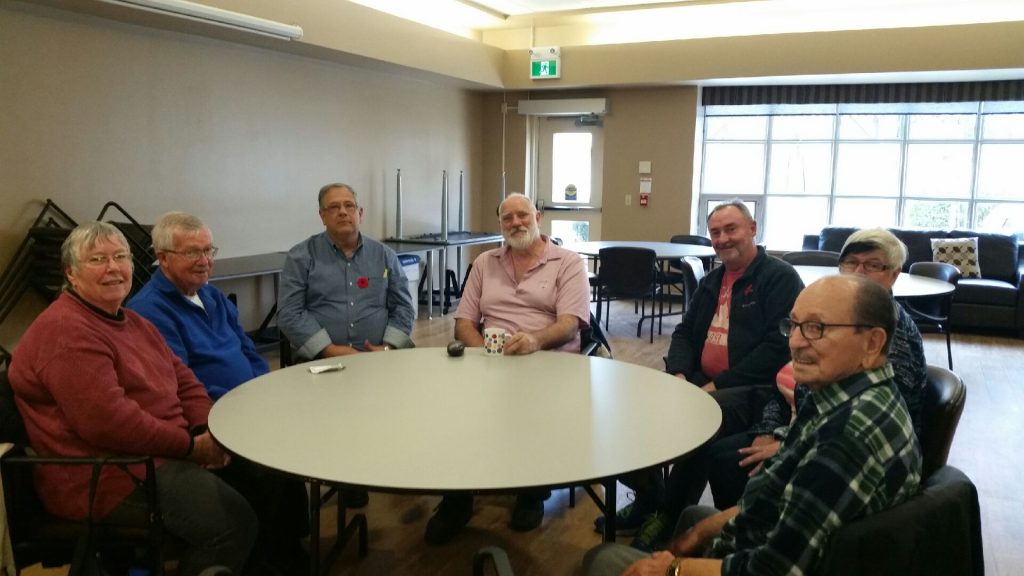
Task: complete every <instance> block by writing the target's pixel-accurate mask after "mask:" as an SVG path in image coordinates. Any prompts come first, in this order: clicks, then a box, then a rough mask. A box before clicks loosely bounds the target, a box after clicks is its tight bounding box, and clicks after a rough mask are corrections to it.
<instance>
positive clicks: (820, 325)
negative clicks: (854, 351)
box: [779, 318, 875, 340]
mask: <svg viewBox="0 0 1024 576" xmlns="http://www.w3.org/2000/svg"><path fill="white" fill-rule="evenodd" d="M794 327H796V328H799V329H800V334H802V335H803V337H804V339H805V340H821V338H822V337H823V336H824V335H825V328H875V326H871V325H870V324H825V323H824V322H813V321H810V320H808V321H807V322H795V321H793V320H790V319H789V318H783V319H782V320H779V332H780V333H781V334H782V335H783V336H785V337H786V338H789V335H790V334H792V333H793V328H794Z"/></svg>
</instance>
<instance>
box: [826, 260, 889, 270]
mask: <svg viewBox="0 0 1024 576" xmlns="http://www.w3.org/2000/svg"><path fill="white" fill-rule="evenodd" d="M860 267H863V268H864V271H865V272H885V271H886V270H892V269H893V268H894V266H891V265H889V264H883V263H881V262H879V261H878V260H868V261H866V262H858V261H856V260H843V261H842V262H840V263H839V269H840V270H842V271H843V272H856V270H857V268H860Z"/></svg>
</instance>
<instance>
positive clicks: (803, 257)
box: [782, 250, 839, 267]
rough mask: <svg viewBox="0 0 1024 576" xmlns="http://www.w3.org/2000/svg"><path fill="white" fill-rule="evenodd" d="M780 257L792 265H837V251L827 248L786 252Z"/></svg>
mask: <svg viewBox="0 0 1024 576" xmlns="http://www.w3.org/2000/svg"><path fill="white" fill-rule="evenodd" d="M782 259H783V260H785V261H786V262H789V263H790V264H792V265H793V266H833V267H837V266H839V252H830V251H828V250H801V251H798V252H786V253H785V254H783V255H782Z"/></svg>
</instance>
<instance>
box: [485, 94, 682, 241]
mask: <svg viewBox="0 0 1024 576" xmlns="http://www.w3.org/2000/svg"><path fill="white" fill-rule="evenodd" d="M697 91H698V89H697V88H696V87H693V86H680V87H664V88H660V87H657V88H619V89H609V90H566V91H543V92H532V93H528V92H516V93H508V94H505V95H501V94H489V95H487V96H485V97H484V105H483V109H484V134H485V135H484V166H483V174H484V178H485V179H487V180H488V181H490V180H492V179H496V178H497V176H500V174H501V139H500V134H501V104H502V101H506V102H507V103H508V105H509V106H510V107H512V110H510V111H509V113H508V114H507V116H506V119H505V167H506V178H507V188H508V191H509V192H513V191H520V192H521V191H523V182H524V181H525V178H526V174H525V147H526V121H525V120H524V118H525V117H524V116H520V115H519V114H518V113H517V112H516V111H515V109H514V107H515V106H516V105H517V104H518V102H519V100H520V99H521V98H522V99H525V98H543V99H559V98H605V99H606V100H607V103H608V114H607V115H606V116H605V117H604V127H603V133H604V173H603V181H604V192H603V209H602V224H601V226H602V239H604V240H668V238H670V237H671V236H672V235H674V234H687V233H689V231H690V212H691V210H690V205H691V203H692V200H693V174H694V143H695V140H694V131H695V130H696V110H697ZM641 160H648V161H650V162H651V163H652V165H653V172H652V174H651V177H652V179H653V180H652V183H653V186H652V190H653V194H652V195H651V203H650V206H648V207H646V208H643V207H641V206H640V204H639V187H640V180H639V178H640V176H639V174H638V164H639V162H640V161H641ZM499 181H500V180H499ZM485 188H487V189H490V186H485ZM626 194H631V195H632V205H631V206H626V205H625V195H626ZM495 197H497V196H495ZM480 208H481V212H480V213H479V214H478V216H479V217H480V218H482V219H484V220H482V221H486V219H487V218H493V217H494V205H493V202H487V201H485V202H481V203H480Z"/></svg>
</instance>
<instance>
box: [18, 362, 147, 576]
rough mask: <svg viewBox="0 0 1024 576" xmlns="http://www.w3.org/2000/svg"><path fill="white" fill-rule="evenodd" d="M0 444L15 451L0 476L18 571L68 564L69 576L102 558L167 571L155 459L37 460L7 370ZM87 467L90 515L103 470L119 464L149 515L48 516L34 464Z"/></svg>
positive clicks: (127, 457) (81, 458) (110, 561)
mask: <svg viewBox="0 0 1024 576" xmlns="http://www.w3.org/2000/svg"><path fill="white" fill-rule="evenodd" d="M0 442H10V443H12V444H13V448H12V449H11V450H10V451H8V452H7V453H6V454H4V455H3V456H2V457H0V475H2V477H3V486H4V504H5V506H6V508H7V521H8V527H9V529H10V536H11V546H12V548H13V552H14V564H15V567H16V569H17V570H18V571H20V570H21V569H22V568H24V567H26V566H31V565H33V564H36V563H42V565H43V566H44V567H56V566H63V565H66V564H70V565H71V568H70V572H69V574H70V575H71V576H76V575H77V574H79V573H81V572H83V571H87V569H89V568H90V567H91V565H95V563H96V562H97V561H98V559H102V561H103V562H104V563H106V564H107V565H108V566H110V565H112V564H114V565H118V566H120V567H121V568H127V567H128V565H132V564H134V563H135V562H136V561H138V560H139V559H140V557H139V553H140V552H141V553H142V556H141V560H142V561H143V562H144V563H145V565H147V566H148V567H149V569H150V574H153V575H155V576H161V575H162V574H163V573H164V557H163V541H164V530H163V522H162V520H161V516H160V506H159V501H158V499H157V493H156V475H155V465H154V463H153V459H152V458H150V457H147V456H125V457H42V456H36V455H34V454H33V453H32V452H31V449H29V448H28V447H27V446H28V437H27V434H26V433H25V426H24V422H23V421H22V419H21V415H20V414H19V413H18V410H17V407H16V406H15V403H14V393H13V391H12V389H11V385H10V382H9V381H8V377H7V371H6V370H2V371H0ZM138 464H142V465H144V466H145V470H146V474H145V476H144V477H138V476H136V475H134V474H132V472H131V471H130V470H129V466H133V465H138ZM49 465H60V466H89V467H91V468H92V470H93V473H92V479H91V483H90V487H89V496H90V505H89V508H90V511H91V510H92V500H93V498H94V496H95V494H96V488H97V484H98V482H99V478H100V471H101V469H102V468H104V467H106V466H116V467H118V468H120V469H122V470H123V471H124V473H125V474H129V475H131V476H132V477H133V480H134V481H135V483H136V484H137V485H139V486H142V487H144V488H145V491H146V494H147V503H148V504H149V511H148V514H144V515H142V516H141V517H140V518H139V519H138V521H137V522H134V523H130V524H113V523H109V522H104V521H103V520H102V519H100V520H96V519H93V518H91V517H90V518H87V519H85V520H81V521H74V520H67V519H64V518H58V517H56V516H53V515H51V514H49V513H48V512H47V511H46V510H45V508H43V504H42V501H41V500H40V499H39V495H38V494H37V493H36V490H35V484H34V481H33V478H32V470H33V468H34V467H36V466H49Z"/></svg>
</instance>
